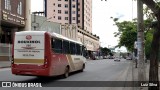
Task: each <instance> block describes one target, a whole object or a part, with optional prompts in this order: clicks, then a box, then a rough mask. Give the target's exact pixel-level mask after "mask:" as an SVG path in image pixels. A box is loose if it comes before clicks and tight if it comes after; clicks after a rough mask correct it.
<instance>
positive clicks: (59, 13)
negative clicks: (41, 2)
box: [45, 0, 99, 51]
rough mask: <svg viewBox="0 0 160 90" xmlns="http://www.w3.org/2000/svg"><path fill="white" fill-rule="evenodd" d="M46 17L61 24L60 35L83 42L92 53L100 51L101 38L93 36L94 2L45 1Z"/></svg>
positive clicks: (77, 0)
mask: <svg viewBox="0 0 160 90" xmlns="http://www.w3.org/2000/svg"><path fill="white" fill-rule="evenodd" d="M45 16H46V17H47V18H51V19H49V20H48V21H52V22H57V23H60V24H61V31H60V34H62V35H64V36H66V37H69V38H71V39H74V40H78V41H81V42H82V43H83V44H84V45H85V46H86V47H87V49H88V50H90V51H97V50H98V48H99V37H98V36H96V35H93V34H92V0H45Z"/></svg>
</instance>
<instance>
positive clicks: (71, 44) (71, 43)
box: [70, 42, 76, 55]
mask: <svg viewBox="0 0 160 90" xmlns="http://www.w3.org/2000/svg"><path fill="white" fill-rule="evenodd" d="M75 46H76V45H75V43H73V42H70V50H71V54H73V55H74V54H76V48H75Z"/></svg>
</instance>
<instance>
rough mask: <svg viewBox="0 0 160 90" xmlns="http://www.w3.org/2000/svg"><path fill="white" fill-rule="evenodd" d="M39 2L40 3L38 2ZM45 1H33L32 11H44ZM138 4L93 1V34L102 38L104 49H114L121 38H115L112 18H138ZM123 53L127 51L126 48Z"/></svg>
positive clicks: (118, 1)
mask: <svg viewBox="0 0 160 90" xmlns="http://www.w3.org/2000/svg"><path fill="white" fill-rule="evenodd" d="M37 1H38V2H37ZM42 10H43V0H31V11H32V12H33V11H42ZM136 12H137V8H136V2H132V0H107V1H105V0H92V33H93V34H96V35H98V36H99V37H100V44H101V46H102V47H109V48H111V47H114V46H116V45H117V44H118V40H119V38H118V37H117V38H115V37H114V34H113V33H114V32H117V31H118V28H117V27H116V26H115V25H114V22H113V20H112V19H111V18H110V17H115V18H119V20H120V21H124V20H132V19H133V18H136V16H137V13H136ZM121 50H122V51H126V50H125V48H124V47H122V48H121Z"/></svg>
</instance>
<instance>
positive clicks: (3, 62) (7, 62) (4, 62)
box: [0, 61, 11, 69]
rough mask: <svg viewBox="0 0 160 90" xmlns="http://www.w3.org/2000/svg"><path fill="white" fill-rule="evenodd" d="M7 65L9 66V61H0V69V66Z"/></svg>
mask: <svg viewBox="0 0 160 90" xmlns="http://www.w3.org/2000/svg"><path fill="white" fill-rule="evenodd" d="M9 67H11V62H10V61H0V69H1V68H9Z"/></svg>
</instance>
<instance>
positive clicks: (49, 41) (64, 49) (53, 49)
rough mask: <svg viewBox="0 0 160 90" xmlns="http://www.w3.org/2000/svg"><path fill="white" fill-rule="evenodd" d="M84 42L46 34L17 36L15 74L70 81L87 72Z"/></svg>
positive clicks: (30, 33) (13, 67) (20, 34)
mask: <svg viewBox="0 0 160 90" xmlns="http://www.w3.org/2000/svg"><path fill="white" fill-rule="evenodd" d="M83 52H85V47H84V46H83V44H82V43H81V42H77V41H74V40H71V39H68V38H66V37H64V36H62V35H59V34H56V33H49V32H46V31H22V32H16V33H15V37H14V43H13V52H12V65H11V66H12V74H15V75H33V76H56V75H64V77H68V75H69V73H70V72H74V71H78V70H81V71H83V69H84V68H85V63H86V58H85V57H84V53H83Z"/></svg>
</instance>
